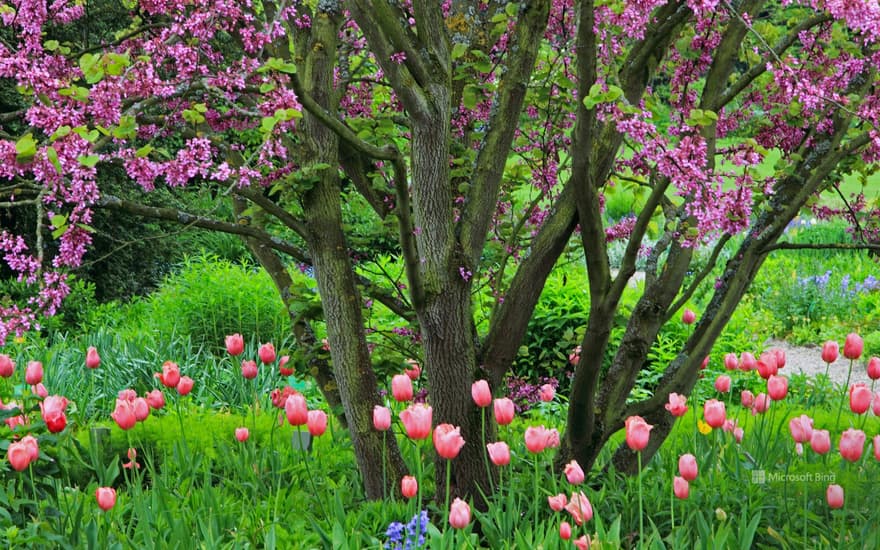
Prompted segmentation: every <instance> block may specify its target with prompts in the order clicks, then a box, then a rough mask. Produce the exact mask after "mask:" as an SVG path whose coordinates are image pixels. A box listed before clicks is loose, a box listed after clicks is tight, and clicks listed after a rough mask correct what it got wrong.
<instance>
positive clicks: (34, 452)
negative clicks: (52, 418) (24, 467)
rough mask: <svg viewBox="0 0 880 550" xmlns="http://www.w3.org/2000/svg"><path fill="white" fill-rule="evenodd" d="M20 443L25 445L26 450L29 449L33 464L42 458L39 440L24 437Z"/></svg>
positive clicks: (28, 436) (32, 437)
mask: <svg viewBox="0 0 880 550" xmlns="http://www.w3.org/2000/svg"><path fill="white" fill-rule="evenodd" d="M19 442H20V443H21V444H22V445H24V448H25V449H27V451H28V453H29V455H30V457H31V462H36V461H37V459H39V458H40V445H39V443H38V442H37V438H35V437H34V436H32V435H26V436H24V437H22V438H21V439H20V440H19Z"/></svg>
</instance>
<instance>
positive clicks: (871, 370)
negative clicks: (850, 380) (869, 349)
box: [868, 357, 880, 380]
mask: <svg viewBox="0 0 880 550" xmlns="http://www.w3.org/2000/svg"><path fill="white" fill-rule="evenodd" d="M868 378H870V379H871V380H877V379H880V357H871V358H870V359H869V360H868Z"/></svg>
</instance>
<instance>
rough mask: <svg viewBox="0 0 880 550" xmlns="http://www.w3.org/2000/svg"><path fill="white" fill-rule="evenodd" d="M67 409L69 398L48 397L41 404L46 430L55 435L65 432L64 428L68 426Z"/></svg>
mask: <svg viewBox="0 0 880 550" xmlns="http://www.w3.org/2000/svg"><path fill="white" fill-rule="evenodd" d="M66 408H67V398H66V397H62V396H60V395H53V396H51V397H46V398H45V399H44V400H43V401H42V402H41V403H40V409H41V411H42V416H43V421H44V422H45V423H46V428H48V430H49V431H50V432H52V433H53V434H54V433H58V432H60V431H62V430H64V427H65V426H67V415H65V413H64V410H65V409H66Z"/></svg>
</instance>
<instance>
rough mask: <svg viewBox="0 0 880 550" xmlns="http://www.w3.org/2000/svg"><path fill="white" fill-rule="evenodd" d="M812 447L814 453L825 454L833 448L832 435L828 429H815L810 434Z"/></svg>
mask: <svg viewBox="0 0 880 550" xmlns="http://www.w3.org/2000/svg"><path fill="white" fill-rule="evenodd" d="M810 448H812V449H813V452H814V453H817V454H820V455H824V454H825V453H827V452H828V451H830V450H831V435H830V434H829V433H828V430H813V434H812V435H811V436H810Z"/></svg>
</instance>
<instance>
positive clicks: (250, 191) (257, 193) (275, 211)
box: [235, 187, 308, 238]
mask: <svg viewBox="0 0 880 550" xmlns="http://www.w3.org/2000/svg"><path fill="white" fill-rule="evenodd" d="M235 194H237V195H241V196H242V197H244V198H246V199H248V200H249V201H251V202H253V203H254V204H256V205H257V206H259V207H260V208H262V209H263V210H264V211H266V212H267V213H269V214H271V215H272V216H274V217H275V218H277V219H278V221H280V222H281V223H283V224H284V225H285V226H286V227H287V228H289V229H291V230H293V231H294V232H295V233H296V234H297V235H299V236H300V237H302V238H305V237H306V235H307V234H308V233H307V231H306V226H305V223H304V222H303V221H302V220H300V219H299V218H297V217H296V216H294V215H293V214H291V213H290V212H288V211H287V210H285V209H284V208H282V207H281V206H279V205H277V204H275V203H274V202H272V200H270V199H269V198H268V197H266V196H265V195H263V193H262V190H260V189H254V188H252V187H240V188H238V189H236V190H235Z"/></svg>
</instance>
